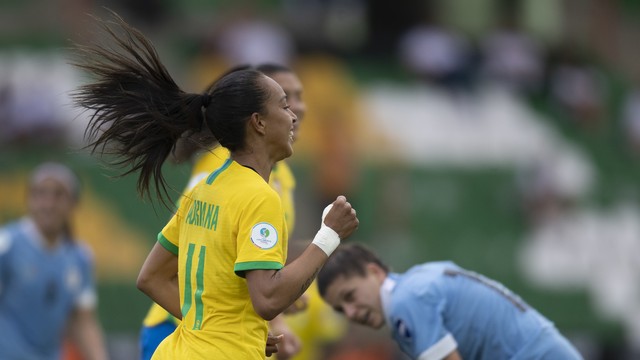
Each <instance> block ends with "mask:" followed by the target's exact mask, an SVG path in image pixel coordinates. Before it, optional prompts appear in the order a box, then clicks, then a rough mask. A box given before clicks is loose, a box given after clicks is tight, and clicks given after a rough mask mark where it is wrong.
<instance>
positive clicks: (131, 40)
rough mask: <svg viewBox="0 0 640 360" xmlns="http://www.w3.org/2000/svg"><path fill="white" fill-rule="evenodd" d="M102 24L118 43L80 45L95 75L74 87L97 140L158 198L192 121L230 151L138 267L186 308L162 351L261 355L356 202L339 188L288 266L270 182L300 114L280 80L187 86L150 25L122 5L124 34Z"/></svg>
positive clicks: (175, 307)
mask: <svg viewBox="0 0 640 360" xmlns="http://www.w3.org/2000/svg"><path fill="white" fill-rule="evenodd" d="M101 24H102V26H103V27H104V29H105V30H106V32H107V33H108V34H110V35H111V38H112V40H114V42H115V44H117V45H116V49H114V47H101V46H97V45H96V46H89V47H81V48H80V50H84V51H83V54H84V55H85V56H83V59H84V61H83V62H81V63H78V64H77V65H78V66H80V67H81V68H83V69H85V70H88V71H89V72H90V73H92V74H93V75H95V76H96V78H97V79H96V81H95V82H93V83H90V84H87V85H85V86H83V87H82V88H80V89H79V90H78V92H77V93H76V94H75V98H76V101H77V103H78V104H79V105H80V106H83V107H85V108H86V109H89V110H91V111H92V112H93V116H92V118H91V121H90V124H89V134H90V135H91V136H94V142H93V143H92V145H93V149H94V150H97V151H100V152H102V153H105V152H108V153H113V154H114V155H115V156H116V162H117V163H119V164H123V165H131V166H132V168H131V169H130V170H128V171H126V172H125V173H130V172H135V171H140V176H139V178H138V189H139V191H140V192H141V193H142V194H148V193H149V191H150V188H149V187H150V183H151V182H153V183H154V185H155V186H156V193H157V195H158V197H159V198H160V199H161V200H165V196H164V195H166V187H165V180H164V178H163V176H162V165H163V163H164V161H165V159H166V158H167V156H168V155H169V153H170V151H171V149H172V148H173V147H174V145H175V143H176V141H177V140H178V138H179V137H180V136H181V134H183V133H185V131H187V130H191V131H194V132H197V131H200V130H201V129H202V128H203V126H206V127H208V128H209V129H210V130H211V132H212V134H213V136H214V137H215V138H216V139H217V140H218V142H220V144H221V145H222V146H224V147H225V148H227V149H229V151H230V154H231V156H230V157H229V158H228V159H227V160H226V161H225V162H224V164H223V165H222V166H221V167H220V168H218V169H217V170H216V171H214V172H213V173H211V175H209V176H208V177H207V178H206V180H204V181H202V182H199V183H198V184H197V185H196V186H195V187H194V188H193V190H192V191H190V192H189V193H188V194H186V195H185V196H184V198H182V199H181V201H180V207H179V209H178V211H177V213H176V214H175V215H174V216H173V218H172V219H171V220H170V221H169V223H168V224H167V225H166V226H165V228H164V229H163V230H162V231H161V233H160V234H159V235H158V242H157V243H156V245H155V246H154V247H153V249H152V250H151V252H150V254H149V255H148V257H147V260H146V261H145V263H144V264H143V266H142V269H141V271H140V274H139V277H138V282H137V285H138V287H139V288H140V289H141V290H142V291H143V292H145V293H146V294H147V295H149V296H150V297H151V298H152V299H153V300H154V301H155V302H157V303H158V304H160V305H161V306H162V307H164V308H165V309H167V310H168V311H169V312H170V313H171V314H172V315H173V316H175V317H177V318H181V319H182V322H181V323H180V326H179V327H178V328H177V329H176V331H174V332H173V333H172V334H171V335H170V336H169V337H167V338H166V339H165V340H164V341H163V342H162V343H161V344H160V346H159V347H158V349H157V350H156V352H155V353H154V355H153V359H211V358H215V359H223V360H224V359H249V360H250V359H264V356H265V347H266V345H267V341H266V340H267V322H266V321H267V320H271V319H273V318H274V317H276V316H277V315H278V314H280V313H281V312H282V311H283V310H284V309H286V308H287V307H289V306H290V305H291V304H292V303H293V302H294V301H295V300H296V299H298V298H299V297H300V295H302V294H303V293H304V291H305V290H306V289H307V287H308V286H309V285H310V284H311V282H312V281H313V280H314V279H315V276H316V274H317V272H318V271H319V270H320V268H321V267H322V265H323V264H324V263H325V262H326V261H327V259H328V256H329V255H330V254H331V253H332V252H333V250H334V249H335V248H336V247H337V245H338V244H339V243H340V239H345V238H347V237H348V236H349V235H351V233H352V232H353V231H355V229H356V228H357V226H358V219H357V217H356V213H355V210H354V209H353V208H352V207H351V205H350V204H349V203H348V202H347V200H346V199H345V198H344V197H343V196H339V197H338V198H337V199H336V200H335V201H334V202H333V204H332V207H331V208H329V207H328V208H327V211H326V214H325V215H326V216H323V221H322V224H321V228H320V231H319V232H318V234H317V235H316V236H315V238H314V240H313V242H312V244H310V245H309V246H308V247H307V248H306V250H305V251H304V252H303V254H302V255H301V256H300V257H298V258H297V259H296V260H295V261H293V262H291V263H290V264H288V265H286V266H284V264H285V260H286V259H285V258H286V246H287V241H288V235H287V227H286V222H285V217H284V211H283V209H282V204H281V201H280V198H279V196H278V194H277V193H276V192H275V191H274V190H273V189H272V188H271V187H270V186H269V184H268V181H269V176H270V173H271V169H272V168H273V167H274V166H275V164H276V163H277V162H278V161H280V160H283V159H285V158H287V157H289V156H290V155H291V154H292V152H293V149H292V143H293V130H294V124H295V122H296V121H297V118H296V116H295V114H293V112H292V111H291V110H290V108H289V105H288V104H287V98H286V95H285V93H284V91H283V90H282V87H280V85H278V83H276V82H275V81H274V80H273V79H271V78H269V77H267V76H266V75H264V74H262V73H261V72H259V71H256V70H242V71H236V72H233V73H230V74H228V75H226V76H224V77H223V78H221V79H220V80H219V81H217V82H216V83H215V84H214V85H213V86H212V87H211V88H210V89H209V90H208V91H207V92H206V93H204V94H189V93H185V92H184V91H182V90H181V89H180V88H179V87H178V86H177V85H176V84H175V82H174V81H173V79H172V78H171V76H170V75H169V74H168V72H167V71H166V69H165V67H164V66H163V65H162V63H161V62H160V60H159V59H158V55H157V53H156V51H155V49H154V48H153V46H152V44H151V43H150V42H149V41H148V40H147V39H146V38H145V37H144V35H142V34H141V33H140V32H139V31H137V30H135V29H134V28H132V27H131V26H129V25H128V24H126V23H125V22H124V21H123V20H122V19H120V18H119V17H117V16H116V21H115V24H116V25H118V26H119V28H120V29H121V30H122V31H123V33H124V36H122V37H119V36H118V35H116V33H115V32H114V31H113V29H112V27H111V26H110V25H109V23H106V22H101ZM118 50H120V51H123V52H124V54H121V53H119V52H118ZM163 190H164V192H163Z"/></svg>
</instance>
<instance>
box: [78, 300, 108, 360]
mask: <svg viewBox="0 0 640 360" xmlns="http://www.w3.org/2000/svg"><path fill="white" fill-rule="evenodd" d="M70 333H71V339H72V341H73V343H74V344H75V345H76V346H77V348H78V350H79V351H80V353H81V354H82V357H83V359H87V360H106V359H108V356H107V350H106V346H105V343H104V335H103V333H102V328H101V327H100V324H99V323H98V321H97V319H96V317H95V315H94V314H93V311H79V312H78V313H77V314H75V315H74V319H73V320H72V322H71V329H70Z"/></svg>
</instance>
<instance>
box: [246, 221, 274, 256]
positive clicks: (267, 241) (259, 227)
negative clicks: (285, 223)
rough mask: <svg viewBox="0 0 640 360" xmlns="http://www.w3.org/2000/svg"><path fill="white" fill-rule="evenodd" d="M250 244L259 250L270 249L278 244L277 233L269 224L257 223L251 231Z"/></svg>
mask: <svg viewBox="0 0 640 360" xmlns="http://www.w3.org/2000/svg"><path fill="white" fill-rule="evenodd" d="M251 242H252V243H254V244H255V245H256V246H257V247H259V248H260V249H265V250H266V249H271V248H272V247H274V246H275V245H276V244H277V243H278V232H277V231H276V228H275V227H273V225H271V224H269V223H258V224H255V225H253V229H251Z"/></svg>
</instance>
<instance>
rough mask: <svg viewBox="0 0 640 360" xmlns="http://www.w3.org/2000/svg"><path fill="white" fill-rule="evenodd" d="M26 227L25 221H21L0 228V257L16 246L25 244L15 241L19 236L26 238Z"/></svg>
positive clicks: (24, 242)
mask: <svg viewBox="0 0 640 360" xmlns="http://www.w3.org/2000/svg"><path fill="white" fill-rule="evenodd" d="M26 226H27V221H26V220H25V219H23V220H20V221H14V222H11V223H8V224H6V225H3V226H2V227H0V255H3V254H6V253H7V252H9V250H11V249H12V248H14V247H15V246H16V244H26V241H17V240H16V238H18V237H20V236H26V234H27V231H26ZM21 234H22V235H21Z"/></svg>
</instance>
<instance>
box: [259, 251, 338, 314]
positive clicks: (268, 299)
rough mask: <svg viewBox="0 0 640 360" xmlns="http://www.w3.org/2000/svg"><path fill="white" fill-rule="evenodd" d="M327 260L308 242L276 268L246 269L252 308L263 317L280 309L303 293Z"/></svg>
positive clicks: (324, 255) (287, 305)
mask: <svg viewBox="0 0 640 360" xmlns="http://www.w3.org/2000/svg"><path fill="white" fill-rule="evenodd" d="M327 259H328V257H327V255H326V254H325V253H324V252H323V251H322V250H320V248H318V247H317V246H315V245H313V244H312V245H309V247H307V249H305V251H304V252H303V253H302V255H300V257H298V258H297V259H296V260H294V261H293V262H292V263H290V264H288V265H287V266H285V267H284V268H282V269H281V270H279V271H266V270H262V271H251V272H249V273H248V274H247V281H248V285H249V292H250V294H251V300H252V302H253V304H254V307H255V308H256V311H258V313H261V312H263V313H264V315H266V316H267V317H266V318H267V320H269V319H270V318H272V317H273V316H276V315H277V314H279V313H281V312H282V311H284V310H285V309H286V308H287V307H289V306H290V305H291V304H293V303H294V302H295V301H296V300H297V299H298V298H299V297H300V296H301V295H302V294H304V292H305V291H306V290H307V288H308V287H309V286H310V285H311V283H313V281H314V280H315V278H316V275H317V274H318V272H319V271H320V269H321V268H322V265H324V263H325V262H326V261H327ZM261 315H263V314H261Z"/></svg>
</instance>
